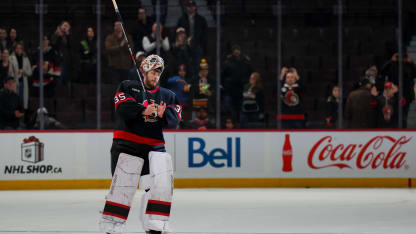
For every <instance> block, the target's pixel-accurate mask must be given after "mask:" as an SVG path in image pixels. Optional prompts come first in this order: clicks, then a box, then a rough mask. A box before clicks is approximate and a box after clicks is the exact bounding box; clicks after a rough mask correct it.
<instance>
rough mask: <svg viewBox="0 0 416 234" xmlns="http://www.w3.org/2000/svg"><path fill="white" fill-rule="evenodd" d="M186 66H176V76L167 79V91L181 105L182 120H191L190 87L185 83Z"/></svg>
mask: <svg viewBox="0 0 416 234" xmlns="http://www.w3.org/2000/svg"><path fill="white" fill-rule="evenodd" d="M186 69H187V66H186V65H185V64H181V65H179V66H178V71H177V75H176V76H173V77H170V78H169V79H168V85H169V89H170V90H172V92H174V93H175V94H176V97H178V99H179V102H180V103H181V105H182V118H183V119H184V120H189V119H191V109H192V107H191V103H190V98H189V90H190V86H191V85H189V84H188V83H187V70H186Z"/></svg>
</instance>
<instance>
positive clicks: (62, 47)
mask: <svg viewBox="0 0 416 234" xmlns="http://www.w3.org/2000/svg"><path fill="white" fill-rule="evenodd" d="M51 45H52V48H53V49H54V50H55V51H56V52H57V53H58V56H59V57H58V59H59V60H58V64H59V67H60V68H61V77H60V82H61V83H62V84H64V85H65V86H67V87H68V88H70V87H71V77H72V70H73V59H72V48H71V25H70V24H69V22H68V21H62V22H61V23H60V24H59V25H58V26H57V27H56V30H55V33H54V34H53V35H52V36H51Z"/></svg>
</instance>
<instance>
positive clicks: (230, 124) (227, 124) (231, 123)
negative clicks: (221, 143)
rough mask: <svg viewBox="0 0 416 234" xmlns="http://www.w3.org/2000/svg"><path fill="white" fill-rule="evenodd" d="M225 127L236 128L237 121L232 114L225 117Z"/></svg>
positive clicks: (228, 128)
mask: <svg viewBox="0 0 416 234" xmlns="http://www.w3.org/2000/svg"><path fill="white" fill-rule="evenodd" d="M223 128H224V129H227V130H230V129H235V121H234V120H233V118H232V117H231V116H228V117H225V121H224V126H223Z"/></svg>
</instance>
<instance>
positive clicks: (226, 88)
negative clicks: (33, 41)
mask: <svg viewBox="0 0 416 234" xmlns="http://www.w3.org/2000/svg"><path fill="white" fill-rule="evenodd" d="M155 2H156V1H152V3H154V4H155ZM181 2H182V1H181ZM160 3H161V19H160V22H161V23H160V24H158V23H157V22H156V17H155V13H154V12H153V14H152V16H149V15H148V13H149V12H146V9H145V8H142V7H140V8H139V9H138V10H137V20H136V21H135V27H133V28H132V30H131V31H128V32H127V37H128V41H129V43H130V45H131V47H132V48H134V51H135V59H136V64H137V65H140V63H141V61H142V60H143V59H144V58H145V57H146V56H147V55H149V54H156V53H159V54H160V55H161V56H162V57H163V58H165V62H166V66H167V67H166V72H164V74H163V77H162V79H161V83H162V84H161V85H162V86H165V87H167V88H169V89H171V90H172V91H173V92H174V93H175V94H176V95H177V96H178V98H179V99H180V101H181V103H182V105H183V122H182V123H181V125H180V127H181V128H185V129H199V130H205V129H213V128H216V126H217V125H216V123H215V112H216V110H217V107H216V96H217V95H218V94H217V86H219V87H220V90H221V107H220V110H221V116H222V120H223V122H222V123H221V125H220V126H221V127H222V128H224V129H235V128H265V127H269V126H266V122H267V116H266V112H267V110H266V103H267V102H268V100H272V99H278V105H279V106H280V112H279V113H278V114H277V115H276V116H275V117H274V116H273V117H270V116H269V118H270V119H272V121H274V122H276V121H281V126H282V128H285V129H302V128H306V127H307V121H308V113H307V111H306V110H305V106H304V97H305V95H306V94H305V93H306V92H305V89H307V88H308V87H307V86H306V85H305V79H304V78H303V77H302V75H305V74H300V73H298V70H299V68H300V67H296V68H295V67H291V66H290V67H286V66H284V67H282V68H281V69H280V71H281V74H279V76H278V77H276V78H275V81H276V82H279V87H280V90H277V89H276V88H274V89H273V97H269V96H267V95H266V94H265V87H264V83H263V76H264V75H265V74H262V73H261V72H260V71H259V70H256V69H255V66H253V65H252V61H251V58H250V57H249V56H248V55H247V54H245V53H244V50H243V49H242V47H241V46H240V45H238V44H233V45H232V46H231V48H230V49H231V50H230V53H229V54H228V55H227V56H226V57H225V59H224V61H222V64H221V68H222V69H221V84H217V83H216V82H217V79H216V77H215V76H214V75H213V74H214V72H213V71H214V70H213V66H211V65H210V64H209V61H210V60H209V57H208V51H207V50H208V41H207V40H208V37H207V35H208V32H207V30H208V26H207V20H206V19H205V18H204V17H203V16H201V15H200V14H198V9H197V5H196V3H195V2H194V1H193V0H187V1H184V3H183V4H184V5H183V6H184V8H183V15H182V16H181V17H180V18H178V19H177V23H176V26H175V28H174V29H173V30H172V31H169V30H165V29H164V23H165V21H166V15H167V1H160ZM71 27H72V25H71V23H70V22H69V21H62V22H61V23H59V24H58V25H57V27H56V29H55V30H54V31H53V32H51V33H50V34H46V35H45V36H44V38H43V51H41V53H43V58H44V62H43V66H42V67H43V82H42V83H41V79H40V77H39V69H40V67H41V66H40V64H39V52H40V51H39V50H40V49H39V48H35V49H32V50H27V49H25V45H26V44H27V41H26V40H25V38H20V35H19V32H18V31H17V30H16V29H15V28H13V27H12V28H8V29H6V28H4V27H3V26H1V25H0V51H1V56H0V64H1V66H0V82H1V84H2V85H3V86H2V90H1V91H0V129H30V128H38V127H39V121H40V120H39V114H40V113H43V115H44V116H46V125H45V126H46V128H66V127H67V126H65V125H64V124H62V123H60V122H59V121H58V120H57V119H56V118H55V117H54V116H53V114H52V115H51V114H49V113H48V110H47V109H45V108H39V109H37V108H36V109H31V108H30V107H31V105H30V102H31V98H37V97H39V94H40V93H39V91H40V89H39V88H40V87H41V86H43V90H44V97H45V98H55V97H56V95H57V92H58V93H59V92H60V90H58V86H59V87H61V88H62V87H64V88H65V89H66V90H69V92H70V93H71V90H72V89H74V87H73V85H74V84H91V85H93V84H95V83H96V74H97V70H96V67H97V50H101V51H103V53H104V55H105V66H106V69H105V72H106V73H108V74H106V77H110V78H111V80H104V81H103V82H106V83H110V84H114V85H116V84H118V83H119V82H121V81H122V80H125V79H137V78H138V74H137V70H136V68H135V67H133V63H132V61H131V58H130V55H129V53H128V49H127V48H128V47H127V46H128V45H127V44H128V42H127V41H126V40H125V38H124V35H123V31H122V26H121V22H119V21H115V22H114V25H113V31H112V32H111V33H110V34H108V35H105V38H104V41H103V42H104V43H103V48H97V47H96V45H97V43H96V42H97V38H96V32H95V29H94V27H91V26H85V31H84V33H85V34H84V36H83V39H82V40H81V41H79V43H78V42H77V43H78V46H77V47H75V48H74V47H73V45H74V43H72V42H73V41H72V40H73V35H72V31H71ZM169 32H172V34H174V35H170V34H169ZM236 36H238V35H236ZM78 48H79V50H78ZM74 54H78V55H77V56H74ZM400 59H401V60H402V61H403V63H404V70H403V95H401V96H399V94H400V92H399V89H398V84H399V78H398V73H399V72H398V69H399V68H398V62H399V60H400ZM76 64H79V70H77V69H75V65H76ZM299 66H302V65H299ZM75 73H76V74H75ZM358 78H359V77H357V80H358ZM415 78H416V67H415V65H414V63H413V61H412V60H411V57H410V56H407V55H406V56H404V57H403V58H399V57H398V55H397V54H395V55H394V56H393V57H392V59H391V60H390V61H388V62H387V63H386V64H385V65H384V66H382V67H376V66H372V67H370V68H369V69H368V70H367V71H365V72H363V74H361V76H360V78H359V80H358V81H357V82H356V86H355V87H354V89H353V90H340V86H339V85H338V84H337V83H336V82H335V83H333V84H332V86H331V87H330V90H329V94H328V98H327V101H326V114H325V116H322V122H323V123H325V126H324V127H327V128H336V127H338V119H339V104H340V102H341V101H340V97H341V95H340V93H341V92H342V93H343V97H344V100H342V103H343V105H342V106H343V126H341V127H346V128H354V129H357V128H397V127H399V108H402V110H403V114H402V115H401V118H402V119H401V120H400V121H402V127H404V128H405V127H406V126H407V125H406V123H407V116H408V112H409V105H410V104H411V102H412V101H413V100H414V99H415V92H416V91H415V90H416V86H415V83H414V82H415V81H414V79H415ZM113 91H115V90H113ZM105 95H111V93H106V94H105ZM104 100H105V101H107V99H104ZM35 106H36V105H35ZM68 127H69V126H68Z"/></svg>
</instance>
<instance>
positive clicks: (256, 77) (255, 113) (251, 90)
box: [240, 72, 264, 128]
mask: <svg viewBox="0 0 416 234" xmlns="http://www.w3.org/2000/svg"><path fill="white" fill-rule="evenodd" d="M263 120H264V93H263V85H262V82H261V76H260V73H258V72H253V73H252V74H251V76H250V80H249V83H248V84H246V85H245V86H244V91H243V103H242V105H241V114H240V126H241V128H247V127H250V126H254V127H262V124H261V121H263ZM253 124H254V125H253Z"/></svg>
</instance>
